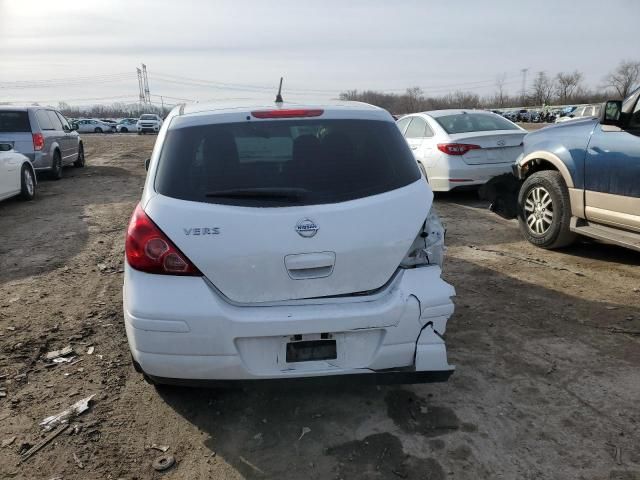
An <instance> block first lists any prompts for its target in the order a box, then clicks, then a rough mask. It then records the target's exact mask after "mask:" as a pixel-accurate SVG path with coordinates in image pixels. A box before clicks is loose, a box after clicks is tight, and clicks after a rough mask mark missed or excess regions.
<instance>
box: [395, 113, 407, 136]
mask: <svg viewBox="0 0 640 480" xmlns="http://www.w3.org/2000/svg"><path fill="white" fill-rule="evenodd" d="M410 121H411V117H404V118H401V119H400V120H398V121H397V122H396V125H397V126H398V128H399V129H400V133H402V134H403V135H404V131H405V129H406V128H407V125H409V122H410Z"/></svg>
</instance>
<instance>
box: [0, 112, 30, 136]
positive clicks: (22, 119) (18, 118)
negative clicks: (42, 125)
mask: <svg viewBox="0 0 640 480" xmlns="http://www.w3.org/2000/svg"><path fill="white" fill-rule="evenodd" d="M0 132H2V133H5V132H7V133H8V132H11V133H17V132H22V133H24V132H31V124H30V123H29V114H28V113H27V112H13V111H6V110H2V111H0Z"/></svg>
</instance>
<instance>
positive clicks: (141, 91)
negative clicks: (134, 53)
mask: <svg viewBox="0 0 640 480" xmlns="http://www.w3.org/2000/svg"><path fill="white" fill-rule="evenodd" d="M136 73H137V74H138V91H139V96H138V100H139V101H140V105H142V104H143V103H145V101H146V98H145V96H144V85H143V83H142V70H140V69H139V68H136Z"/></svg>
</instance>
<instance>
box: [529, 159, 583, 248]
mask: <svg viewBox="0 0 640 480" xmlns="http://www.w3.org/2000/svg"><path fill="white" fill-rule="evenodd" d="M518 222H519V224H520V230H521V231H522V234H523V235H524V237H525V238H526V239H527V240H528V241H529V242H530V243H532V244H533V245H536V246H538V247H541V248H548V249H552V248H562V247H566V246H568V245H571V244H572V243H573V242H574V241H575V239H576V234H575V233H573V232H572V231H571V230H570V228H569V223H570V222H571V202H570V200H569V190H568V189H567V185H566V184H565V183H564V180H563V179H562V175H561V174H560V172H557V171H554V170H543V171H541V172H536V173H534V174H533V175H531V176H530V177H529V178H527V179H526V180H525V181H524V183H523V184H522V187H521V188H520V193H519V194H518Z"/></svg>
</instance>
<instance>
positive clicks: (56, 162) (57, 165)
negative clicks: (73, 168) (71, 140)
mask: <svg viewBox="0 0 640 480" xmlns="http://www.w3.org/2000/svg"><path fill="white" fill-rule="evenodd" d="M51 178H53V179H54V180H60V179H61V178H62V158H61V157H60V152H58V151H56V152H55V153H54V154H53V163H52V164H51Z"/></svg>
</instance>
